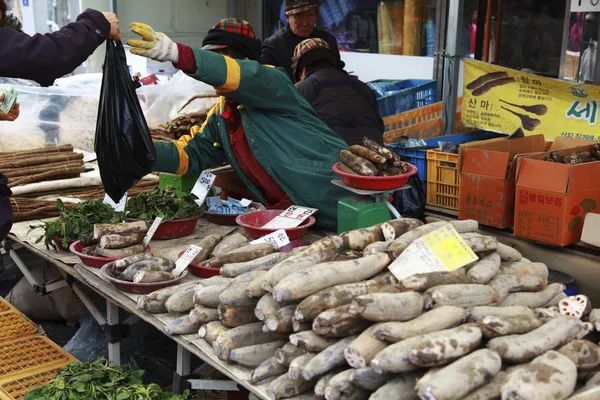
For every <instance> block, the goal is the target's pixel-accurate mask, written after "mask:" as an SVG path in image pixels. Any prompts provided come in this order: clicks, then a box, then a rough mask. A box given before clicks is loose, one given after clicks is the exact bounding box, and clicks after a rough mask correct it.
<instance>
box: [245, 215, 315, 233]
mask: <svg viewBox="0 0 600 400" xmlns="http://www.w3.org/2000/svg"><path fill="white" fill-rule="evenodd" d="M284 211H285V210H261V211H255V212H252V213H248V214H242V215H240V216H238V217H237V218H236V219H235V222H237V223H238V225H239V226H241V227H243V228H244V229H245V230H246V232H247V233H248V235H250V236H251V237H252V238H254V239H258V238H261V237H263V236H265V235H268V234H269V233H272V232H275V231H276V230H278V229H268V228H263V226H264V225H265V224H267V223H268V222H269V221H271V220H272V219H273V218H275V217H276V216H278V215H279V214H281V213H282V212H284ZM315 222H316V219H315V217H313V216H310V217H308V219H306V220H304V222H303V223H302V225H300V226H297V227H295V228H287V229H285V233H287V235H288V238H290V240H292V239H299V238H301V237H302V236H304V234H305V233H306V231H308V228H310V227H311V226H313V225H314V224H315Z"/></svg>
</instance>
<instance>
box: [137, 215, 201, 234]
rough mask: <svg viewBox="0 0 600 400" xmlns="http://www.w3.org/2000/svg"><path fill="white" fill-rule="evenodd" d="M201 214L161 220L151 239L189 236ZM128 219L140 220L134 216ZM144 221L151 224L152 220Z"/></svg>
mask: <svg viewBox="0 0 600 400" xmlns="http://www.w3.org/2000/svg"><path fill="white" fill-rule="evenodd" d="M201 216H202V214H200V215H196V216H195V217H190V218H180V219H174V220H171V221H168V222H163V223H162V224H160V226H159V227H158V229H157V230H156V232H155V233H154V236H152V240H169V239H177V238H182V237H185V236H189V235H191V234H192V233H193V232H194V229H196V225H198V220H199V219H200V217H201ZM129 219H130V220H131V221H141V220H140V219H136V218H129ZM146 222H147V223H148V226H150V225H152V221H146Z"/></svg>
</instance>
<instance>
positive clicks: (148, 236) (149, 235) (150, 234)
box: [144, 217, 162, 246]
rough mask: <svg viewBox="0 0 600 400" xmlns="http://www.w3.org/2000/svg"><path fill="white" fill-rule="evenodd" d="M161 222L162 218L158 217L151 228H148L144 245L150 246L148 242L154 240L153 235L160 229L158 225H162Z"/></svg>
mask: <svg viewBox="0 0 600 400" xmlns="http://www.w3.org/2000/svg"><path fill="white" fill-rule="evenodd" d="M161 223H162V218H161V217H156V219H155V220H154V222H153V223H152V225H151V226H150V229H148V233H146V236H145V237H144V246H148V243H150V241H151V240H152V237H153V236H154V234H155V233H156V230H157V229H158V227H159V226H160V224H161Z"/></svg>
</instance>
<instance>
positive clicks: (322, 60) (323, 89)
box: [293, 39, 384, 145]
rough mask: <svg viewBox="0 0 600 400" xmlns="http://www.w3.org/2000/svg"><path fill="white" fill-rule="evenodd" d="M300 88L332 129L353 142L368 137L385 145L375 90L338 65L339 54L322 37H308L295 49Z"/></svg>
mask: <svg viewBox="0 0 600 400" xmlns="http://www.w3.org/2000/svg"><path fill="white" fill-rule="evenodd" d="M293 62H294V64H293V71H294V80H295V81H296V82H297V83H296V89H298V91H299V92H300V94H301V95H302V96H303V97H304V98H305V99H306V100H307V101H308V102H309V103H310V104H312V106H313V108H314V109H315V111H316V112H317V114H318V115H319V118H321V120H323V122H325V123H326V124H327V126H329V128H330V129H331V130H332V131H334V132H335V133H337V134H338V135H339V136H340V137H341V138H342V139H344V140H345V141H346V143H348V144H349V145H354V144H362V143H361V142H362V138H363V137H364V136H366V137H368V138H369V139H372V140H374V141H375V142H377V143H379V144H383V131H384V124H383V120H382V119H381V117H380V116H379V108H378V107H377V99H376V96H375V92H373V90H371V88H370V87H369V86H367V85H366V84H365V83H363V82H361V81H359V80H358V79H356V78H355V77H352V76H350V75H348V74H347V73H346V72H345V71H344V70H342V69H340V68H339V67H337V66H336V59H335V54H334V53H333V52H332V51H331V49H330V48H329V45H328V44H327V42H325V41H324V40H322V39H306V40H304V41H302V42H301V43H300V44H299V45H298V46H297V47H296V49H295V50H294V58H293Z"/></svg>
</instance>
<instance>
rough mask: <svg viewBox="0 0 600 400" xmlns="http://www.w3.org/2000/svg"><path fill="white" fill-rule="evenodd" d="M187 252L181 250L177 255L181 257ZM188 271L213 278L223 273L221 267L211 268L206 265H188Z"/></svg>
mask: <svg viewBox="0 0 600 400" xmlns="http://www.w3.org/2000/svg"><path fill="white" fill-rule="evenodd" d="M183 253H185V252H184V251H182V252H180V253H179V254H178V255H177V257H178V258H179V257H181V255H182V254H183ZM187 269H188V271H190V272H191V273H192V274H194V275H196V276H200V277H202V278H211V277H213V276H217V275H221V268H209V267H204V266H202V265H193V264H190V265H188V268H187Z"/></svg>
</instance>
